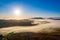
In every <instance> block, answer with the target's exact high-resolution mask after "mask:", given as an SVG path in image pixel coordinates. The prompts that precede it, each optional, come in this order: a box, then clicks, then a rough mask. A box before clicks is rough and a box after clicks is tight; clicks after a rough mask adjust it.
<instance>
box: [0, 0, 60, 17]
mask: <svg viewBox="0 0 60 40" xmlns="http://www.w3.org/2000/svg"><path fill="white" fill-rule="evenodd" d="M25 16H26V17H27V18H28V17H60V0H0V18H8V17H10V18H13V17H17V18H18V17H19V18H23V17H25Z"/></svg>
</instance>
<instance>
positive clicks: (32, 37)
mask: <svg viewBox="0 0 60 40" xmlns="http://www.w3.org/2000/svg"><path fill="white" fill-rule="evenodd" d="M51 34H54V33H50V34H48V33H34V32H21V33H13V32H12V33H9V34H8V35H5V36H4V37H3V38H5V39H6V40H60V35H56V34H55V35H51Z"/></svg>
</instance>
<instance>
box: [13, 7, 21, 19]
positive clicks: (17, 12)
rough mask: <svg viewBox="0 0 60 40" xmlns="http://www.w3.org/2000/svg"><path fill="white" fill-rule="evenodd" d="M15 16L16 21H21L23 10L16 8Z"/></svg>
mask: <svg viewBox="0 0 60 40" xmlns="http://www.w3.org/2000/svg"><path fill="white" fill-rule="evenodd" d="M13 14H14V17H15V19H16V20H19V19H20V16H21V15H22V9H20V8H15V9H14V10H13Z"/></svg>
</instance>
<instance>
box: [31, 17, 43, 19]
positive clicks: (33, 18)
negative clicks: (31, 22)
mask: <svg viewBox="0 0 60 40" xmlns="http://www.w3.org/2000/svg"><path fill="white" fill-rule="evenodd" d="M31 19H44V18H42V17H34V18H31Z"/></svg>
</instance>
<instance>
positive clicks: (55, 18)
mask: <svg viewBox="0 0 60 40" xmlns="http://www.w3.org/2000/svg"><path fill="white" fill-rule="evenodd" d="M48 19H53V20H60V17H50V18H48Z"/></svg>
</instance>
